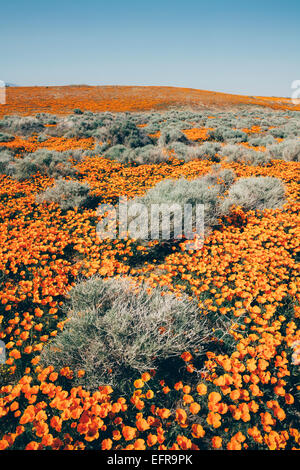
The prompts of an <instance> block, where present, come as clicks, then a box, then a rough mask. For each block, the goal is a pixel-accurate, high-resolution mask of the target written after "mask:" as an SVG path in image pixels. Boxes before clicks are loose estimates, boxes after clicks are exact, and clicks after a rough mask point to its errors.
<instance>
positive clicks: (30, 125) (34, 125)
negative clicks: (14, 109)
mask: <svg viewBox="0 0 300 470" xmlns="http://www.w3.org/2000/svg"><path fill="white" fill-rule="evenodd" d="M44 127H45V126H44V125H43V123H42V122H41V121H40V120H39V119H37V118H36V117H34V116H5V117H4V118H3V119H2V120H1V121H0V129H5V130H7V131H9V132H11V133H12V134H18V135H22V136H26V135H32V134H37V133H39V132H41V131H42V130H43V129H44Z"/></svg>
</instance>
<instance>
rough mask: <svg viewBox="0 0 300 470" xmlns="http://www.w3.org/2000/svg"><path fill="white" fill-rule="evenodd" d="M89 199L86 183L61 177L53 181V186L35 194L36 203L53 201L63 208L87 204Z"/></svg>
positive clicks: (90, 199)
mask: <svg viewBox="0 0 300 470" xmlns="http://www.w3.org/2000/svg"><path fill="white" fill-rule="evenodd" d="M91 201H92V196H91V188H90V186H89V185H88V184H87V183H80V182H79V181H73V180H65V179H63V178H59V179H58V180H56V181H55V184H54V186H52V187H51V188H47V189H46V190H45V191H43V192H41V193H39V194H38V195H37V196H36V202H37V203H38V204H42V203H44V202H48V203H49V202H50V203H51V202H54V203H56V204H58V205H59V206H60V207H61V209H63V210H68V209H74V207H82V206H88V205H89V203H91Z"/></svg>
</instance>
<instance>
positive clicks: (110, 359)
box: [41, 277, 211, 389]
mask: <svg viewBox="0 0 300 470" xmlns="http://www.w3.org/2000/svg"><path fill="white" fill-rule="evenodd" d="M162 293H164V294H165V295H162ZM67 311H68V318H69V321H68V322H67V323H66V325H65V326H64V329H63V331H62V332H61V333H59V334H58V335H57V337H56V338H55V339H53V340H52V341H51V343H50V344H48V345H47V346H46V347H45V348H44V350H43V352H42V355H41V363H42V364H45V365H47V366H49V365H50V364H51V365H53V366H54V367H55V368H56V369H61V368H63V367H64V366H68V367H70V368H71V369H72V370H73V371H74V381H75V383H77V384H80V385H84V386H85V387H87V388H88V389H97V387H98V386H99V385H107V384H111V385H113V386H114V387H115V388H117V389H118V388H119V387H120V386H121V385H123V384H126V383H127V382H128V381H130V380H131V379H132V376H133V374H134V373H142V372H144V371H148V370H150V369H154V368H156V367H157V366H158V365H159V364H160V362H161V361H165V360H167V359H169V358H171V357H176V356H179V355H180V354H181V353H182V352H183V351H195V350H200V351H201V350H202V348H203V345H204V343H205V342H208V340H209V337H210V333H211V328H210V326H209V324H208V320H206V319H205V317H203V316H201V315H200V312H199V308H198V306H197V302H196V301H192V300H189V299H188V298H187V297H181V298H178V297H176V296H175V295H173V294H169V293H166V292H163V291H162V289H160V288H156V289H154V290H151V292H150V293H149V292H148V289H147V286H146V285H144V286H137V285H136V284H135V283H134V282H133V281H132V280H129V279H110V280H106V281H104V280H103V279H101V278H99V277H94V278H91V279H89V280H88V281H83V282H80V283H79V284H77V285H76V286H75V287H73V288H72V289H71V291H70V299H69V301H68V303H67ZM198 354H199V352H198ZM81 369H84V370H85V371H86V373H85V376H84V377H83V378H81V379H78V378H77V372H78V371H79V370H81Z"/></svg>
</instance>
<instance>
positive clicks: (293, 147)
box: [267, 139, 300, 162]
mask: <svg viewBox="0 0 300 470" xmlns="http://www.w3.org/2000/svg"><path fill="white" fill-rule="evenodd" d="M267 151H268V153H269V155H270V156H271V157H272V158H275V159H277V158H279V159H282V160H286V161H287V162H299V161H300V140H299V139H287V140H284V141H283V142H280V143H279V144H275V145H271V146H269V147H268V148H267Z"/></svg>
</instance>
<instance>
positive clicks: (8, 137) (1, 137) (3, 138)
mask: <svg viewBox="0 0 300 470" xmlns="http://www.w3.org/2000/svg"><path fill="white" fill-rule="evenodd" d="M12 140H15V138H14V136H13V135H9V134H3V133H2V132H0V142H11V141H12Z"/></svg>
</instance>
